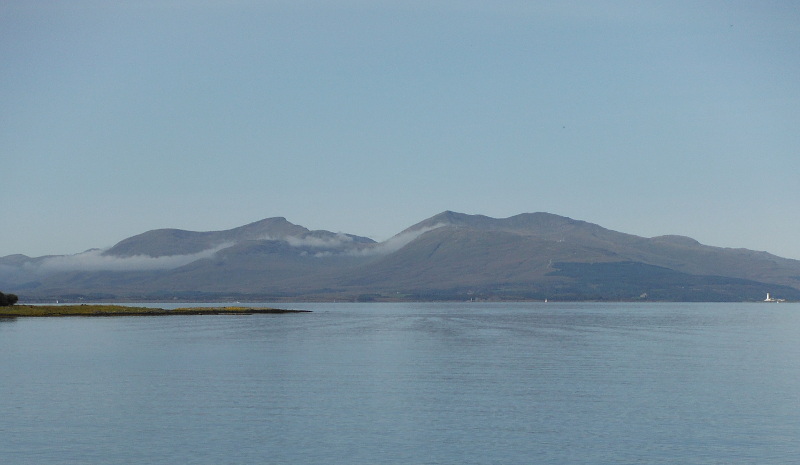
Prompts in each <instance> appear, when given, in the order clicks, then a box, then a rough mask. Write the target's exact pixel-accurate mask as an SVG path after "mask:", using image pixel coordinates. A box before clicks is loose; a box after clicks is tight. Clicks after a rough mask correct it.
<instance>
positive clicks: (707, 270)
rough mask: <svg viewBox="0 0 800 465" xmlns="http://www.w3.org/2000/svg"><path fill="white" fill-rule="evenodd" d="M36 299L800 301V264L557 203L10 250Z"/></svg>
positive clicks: (166, 232)
mask: <svg viewBox="0 0 800 465" xmlns="http://www.w3.org/2000/svg"><path fill="white" fill-rule="evenodd" d="M0 288H2V289H4V290H6V291H8V292H14V293H16V294H18V295H20V296H21V297H22V298H23V299H24V298H26V297H28V298H31V299H36V298H39V299H52V298H61V299H70V298H83V299H89V300H91V299H100V300H113V299H156V300H158V299H167V298H168V299H172V298H178V299H201V300H203V299H225V298H229V297H230V298H243V299H244V298H252V299H288V300H292V299H333V298H347V299H353V298H360V299H450V300H461V299H474V298H478V299H484V298H485V299H545V298H547V299H549V300H558V299H562V300H586V299H592V300H638V299H648V300H677V301H741V300H745V301H747V300H752V301H755V300H762V299H763V298H764V296H765V295H766V292H771V293H772V294H773V295H779V296H780V297H782V298H786V299H792V300H800V261H797V260H790V259H785V258H780V257H777V256H774V255H771V254H768V253H766V252H757V251H751V250H746V249H728V248H719V247H712V246H707V245H703V244H700V243H699V242H697V241H695V240H693V239H691V238H687V237H681V236H669V235H667V236H659V237H654V238H644V237H639V236H635V235H631V234H625V233H621V232H617V231H612V230H609V229H606V228H603V227H601V226H599V225H596V224H592V223H588V222H585V221H579V220H574V219H570V218H566V217H563V216H558V215H554V214H550V213H525V214H520V215H516V216H512V217H509V218H503V219H496V218H490V217H487V216H482V215H466V214H462V213H456V212H450V211H447V212H443V213H440V214H438V215H436V216H433V217H431V218H428V219H426V220H424V221H421V222H419V223H417V224H415V225H413V226H411V227H409V228H407V229H405V230H404V231H402V232H400V233H399V234H397V235H396V236H395V237H393V238H391V239H389V240H388V241H385V242H382V243H377V242H375V241H373V240H371V239H368V238H365V237H361V236H357V235H352V234H342V233H333V232H329V231H310V230H308V229H306V228H304V227H302V226H299V225H295V224H292V223H290V222H289V221H287V220H286V219H285V218H268V219H265V220H261V221H258V222H255V223H251V224H248V225H244V226H241V227H237V228H234V229H230V230H225V231H211V232H196V231H184V230H178V229H159V230H154V231H148V232H145V233H142V234H138V235H136V236H132V237H130V238H127V239H124V240H122V241H120V242H119V243H117V244H116V245H115V246H113V247H111V248H110V249H108V250H105V251H101V250H91V251H87V252H85V253H83V254H77V255H72V256H50V257H38V258H30V257H25V256H23V255H11V256H7V257H2V258H0Z"/></svg>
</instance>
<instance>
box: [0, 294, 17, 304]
mask: <svg viewBox="0 0 800 465" xmlns="http://www.w3.org/2000/svg"><path fill="white" fill-rule="evenodd" d="M18 300H19V297H17V296H16V294H3V293H2V292H0V307H9V306H11V305H14V304H15V303H17V301H18Z"/></svg>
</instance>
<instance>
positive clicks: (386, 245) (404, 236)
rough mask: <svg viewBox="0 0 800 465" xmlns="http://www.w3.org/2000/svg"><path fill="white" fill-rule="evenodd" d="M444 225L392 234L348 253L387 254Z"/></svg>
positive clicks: (363, 254)
mask: <svg viewBox="0 0 800 465" xmlns="http://www.w3.org/2000/svg"><path fill="white" fill-rule="evenodd" d="M446 225H447V224H446V223H437V224H435V225H433V226H429V227H427V228H420V229H416V230H414V231H408V232H404V233H400V234H398V235H396V236H393V237H391V238H389V239H387V240H385V241H383V242H381V243H380V244H377V245H375V246H374V247H369V248H365V249H360V250H353V251H351V252H349V253H350V254H352V255H359V256H371V255H388V254H390V253H394V252H397V251H398V250H400V249H402V248H403V247H405V246H406V245H408V244H409V243H411V241H413V240H414V239H416V238H418V237H419V236H421V235H423V234H425V233H426V232H428V231H433V230H434V229H439V228H441V227H442V226H446Z"/></svg>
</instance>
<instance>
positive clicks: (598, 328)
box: [0, 303, 800, 465]
mask: <svg viewBox="0 0 800 465" xmlns="http://www.w3.org/2000/svg"><path fill="white" fill-rule="evenodd" d="M284 307H286V305H284ZM291 307H293V308H306V309H310V310H314V313H311V314H295V315H253V316H208V317H196V316H189V317H132V318H47V319H33V318H31V319H16V320H0V353H2V354H3V357H2V358H1V359H0V392H2V393H3V395H2V396H0V462H2V463H4V464H7V465H16V464H30V463H37V464H43V465H46V464H73V463H74V464H78V463H81V464H83V463H104V464H122V463H148V464H162V463H163V464H167V463H169V464H174V463H185V464H206V463H207V464H219V463H231V464H243V463H291V464H311V463H326V464H375V463H419V464H434V463H436V464H469V463H474V464H486V463H688V464H704V463H729V464H730V463H733V464H735V463H789V462H792V461H794V460H796V457H798V456H800V441H798V440H797V438H798V437H800V402H798V393H800V342H798V338H797V334H798V330H800V311H799V310H800V306H798V305H797V304H775V305H770V304H592V303H582V304H560V303H559V304H541V303H538V304H534V303H515V304H507V303H503V304H495V303H493V304H487V303H461V304H420V303H407V304H302V305H299V304H298V305H292V306H291Z"/></svg>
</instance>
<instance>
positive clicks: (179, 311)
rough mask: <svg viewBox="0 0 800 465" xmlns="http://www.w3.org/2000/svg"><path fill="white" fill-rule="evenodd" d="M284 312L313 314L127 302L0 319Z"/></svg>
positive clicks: (15, 311)
mask: <svg viewBox="0 0 800 465" xmlns="http://www.w3.org/2000/svg"><path fill="white" fill-rule="evenodd" d="M282 313H311V311H310V310H287V309H281V308H269V307H185V308H176V309H172V310H167V309H163V308H149V307H131V306H126V305H90V304H81V305H14V306H10V307H2V308H0V318H14V317H61V316H84V317H103V316H161V315H255V314H282Z"/></svg>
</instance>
